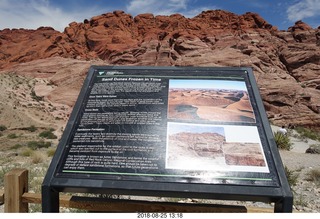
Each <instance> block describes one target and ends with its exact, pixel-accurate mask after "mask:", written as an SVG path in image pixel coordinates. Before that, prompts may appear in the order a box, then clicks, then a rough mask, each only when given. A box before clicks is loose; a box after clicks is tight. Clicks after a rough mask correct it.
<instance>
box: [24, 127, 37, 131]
mask: <svg viewBox="0 0 320 219" xmlns="http://www.w3.org/2000/svg"><path fill="white" fill-rule="evenodd" d="M26 130H28V131H29V132H35V131H37V128H36V127H35V126H34V125H32V126H30V127H27V128H26Z"/></svg>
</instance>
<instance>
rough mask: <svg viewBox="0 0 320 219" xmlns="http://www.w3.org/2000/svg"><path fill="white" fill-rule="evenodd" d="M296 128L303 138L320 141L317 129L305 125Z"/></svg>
mask: <svg viewBox="0 0 320 219" xmlns="http://www.w3.org/2000/svg"><path fill="white" fill-rule="evenodd" d="M295 130H296V131H297V132H298V133H299V134H300V136H301V137H302V138H309V139H312V140H315V141H320V133H318V132H316V131H313V130H311V129H306V128H303V127H296V128H295Z"/></svg>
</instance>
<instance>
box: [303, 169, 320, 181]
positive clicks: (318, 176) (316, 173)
mask: <svg viewBox="0 0 320 219" xmlns="http://www.w3.org/2000/svg"><path fill="white" fill-rule="evenodd" d="M306 180H308V181H312V182H315V183H316V184H317V185H320V169H312V170H310V171H309V172H308V173H307V178H306Z"/></svg>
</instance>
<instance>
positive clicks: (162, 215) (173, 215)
mask: <svg viewBox="0 0 320 219" xmlns="http://www.w3.org/2000/svg"><path fill="white" fill-rule="evenodd" d="M137 218H183V213H137Z"/></svg>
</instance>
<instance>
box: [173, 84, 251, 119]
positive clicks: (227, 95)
mask: <svg viewBox="0 0 320 219" xmlns="http://www.w3.org/2000/svg"><path fill="white" fill-rule="evenodd" d="M168 99H169V100H168V101H169V106H168V108H169V109H168V112H169V113H168V118H169V119H179V120H192V121H212V122H214V121H227V122H247V123H254V122H255V116H254V113H253V109H252V106H251V103H250V99H249V95H248V91H247V87H246V84H245V82H244V81H234V80H178V79H171V80H170V82H169V98H168Z"/></svg>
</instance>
